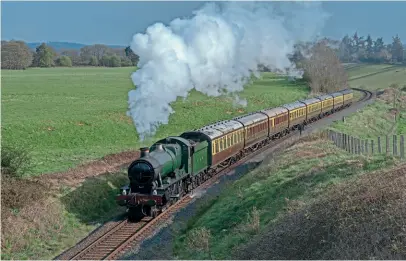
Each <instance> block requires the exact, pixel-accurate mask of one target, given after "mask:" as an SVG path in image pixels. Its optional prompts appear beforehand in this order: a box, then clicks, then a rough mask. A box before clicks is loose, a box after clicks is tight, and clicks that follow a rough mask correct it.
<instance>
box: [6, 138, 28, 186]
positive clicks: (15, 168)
mask: <svg viewBox="0 0 406 261" xmlns="http://www.w3.org/2000/svg"><path fill="white" fill-rule="evenodd" d="M30 166H31V157H30V156H29V153H28V151H27V150H26V149H25V148H22V147H18V146H10V145H2V148H1V168H2V174H3V175H6V176H9V177H16V178H21V177H22V176H23V175H24V172H25V171H26V170H27V169H28V168H29V167H30Z"/></svg>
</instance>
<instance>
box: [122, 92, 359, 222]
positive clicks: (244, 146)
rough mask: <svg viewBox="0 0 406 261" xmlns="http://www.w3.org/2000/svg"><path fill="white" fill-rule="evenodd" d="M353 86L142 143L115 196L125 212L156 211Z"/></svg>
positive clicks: (314, 115) (345, 99)
mask: <svg viewBox="0 0 406 261" xmlns="http://www.w3.org/2000/svg"><path fill="white" fill-rule="evenodd" d="M352 102H353V91H352V90H351V89H345V90H342V91H339V92H335V93H331V94H327V95H322V96H318V97H316V98H310V99H305V100H299V101H296V102H293V103H290V104H285V105H282V106H280V107H277V108H268V109H264V110H261V111H257V112H253V113H250V114H247V115H244V116H239V117H236V118H233V119H231V120H225V121H219V122H216V123H214V124H211V125H207V126H204V127H202V128H200V129H197V130H193V131H187V132H184V133H182V134H181V135H180V136H171V137H167V138H165V139H162V140H159V141H157V142H156V143H155V144H153V145H152V146H151V147H150V148H141V151H140V152H141V154H140V158H139V159H137V160H135V161H134V162H132V163H131V164H130V166H129V168H128V178H129V184H128V185H126V186H124V187H122V188H121V194H120V195H118V196H117V197H116V201H117V203H118V204H119V205H120V206H125V207H127V211H128V218H129V219H130V220H139V219H141V218H143V217H145V216H150V217H155V216H156V215H158V214H159V213H160V212H162V211H163V210H164V209H166V208H167V207H168V206H170V205H172V204H173V203H175V202H176V201H178V200H179V199H180V198H182V197H183V196H184V195H186V194H187V193H189V192H191V191H192V190H193V189H194V188H196V187H198V186H199V185H200V184H201V183H203V182H204V181H206V180H207V179H209V178H211V177H212V176H213V175H215V174H216V173H217V172H218V171H220V170H221V169H224V168H226V167H227V166H229V165H231V164H233V163H234V162H236V161H238V160H240V159H241V158H243V157H245V156H246V155H247V154H249V153H252V152H253V151H255V150H257V149H259V148H261V147H263V146H265V145H267V144H268V143H269V141H271V140H274V139H278V138H280V137H282V136H284V135H286V134H288V133H289V132H290V131H292V130H295V129H297V128H300V127H303V126H304V125H307V124H309V123H311V122H314V121H317V120H318V119H321V118H323V117H325V116H326V115H330V114H333V113H335V112H336V111H338V110H341V109H343V108H345V107H348V106H350V105H351V104H352Z"/></svg>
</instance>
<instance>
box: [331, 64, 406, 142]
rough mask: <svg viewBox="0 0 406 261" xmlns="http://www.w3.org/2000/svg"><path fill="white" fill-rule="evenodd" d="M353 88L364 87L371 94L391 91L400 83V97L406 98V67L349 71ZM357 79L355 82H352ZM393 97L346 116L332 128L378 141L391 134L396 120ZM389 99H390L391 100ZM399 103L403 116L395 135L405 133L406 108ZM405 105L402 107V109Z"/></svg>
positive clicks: (363, 67) (367, 67) (370, 66)
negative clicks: (393, 110)
mask: <svg viewBox="0 0 406 261" xmlns="http://www.w3.org/2000/svg"><path fill="white" fill-rule="evenodd" d="M348 74H349V76H350V81H349V84H350V86H351V87H358V88H365V89H368V90H372V91H377V90H383V89H386V88H389V87H390V86H391V85H392V84H397V86H398V88H399V89H401V90H402V89H403V91H401V92H400V95H401V96H403V97H406V89H404V87H405V86H406V67H405V66H403V67H402V66H391V65H358V66H356V67H352V68H350V69H348ZM351 79H354V80H351ZM391 98H392V97H385V98H379V99H377V100H376V102H375V103H373V104H370V105H368V106H367V107H366V108H364V109H363V110H361V111H360V112H359V113H356V114H352V115H351V116H350V117H347V119H346V122H345V123H343V122H338V123H335V124H333V125H332V128H333V129H335V130H338V131H342V132H345V133H350V134H352V135H354V136H357V137H360V138H376V137H378V136H385V135H387V134H390V133H389V132H390V131H391V128H392V126H393V124H394V117H393V115H392V114H391V113H390V112H389V111H390V109H391V108H392V107H393V103H392V102H390V100H391ZM388 99H389V100H388ZM400 103H401V101H398V103H397V105H396V106H397V108H398V109H399V112H400V116H399V117H398V122H397V124H396V127H395V129H394V133H393V134H396V133H397V134H406V107H405V106H404V105H402V104H400ZM401 105H402V106H401Z"/></svg>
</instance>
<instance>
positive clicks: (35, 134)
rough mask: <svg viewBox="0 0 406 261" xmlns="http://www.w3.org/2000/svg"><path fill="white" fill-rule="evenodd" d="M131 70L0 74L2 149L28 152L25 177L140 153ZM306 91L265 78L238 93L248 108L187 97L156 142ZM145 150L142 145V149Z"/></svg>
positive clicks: (220, 100) (220, 99)
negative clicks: (131, 108)
mask: <svg viewBox="0 0 406 261" xmlns="http://www.w3.org/2000/svg"><path fill="white" fill-rule="evenodd" d="M133 70H134V69H133V68H117V69H116V68H51V69H29V70H26V71H5V70H3V71H2V134H3V137H2V138H3V140H2V142H4V143H7V144H16V145H19V146H23V147H26V148H27V149H28V150H30V152H31V154H32V156H33V161H34V166H33V168H32V169H31V170H30V173H28V174H31V175H32V174H35V175H37V174H40V173H44V172H56V171H63V170H66V169H68V168H69V167H74V166H75V165H78V164H79V163H82V162H85V161H87V160H90V159H95V158H100V157H102V156H104V155H107V154H110V153H117V152H121V151H124V150H131V149H138V147H139V146H140V144H139V143H138V136H137V133H136V131H135V128H134V126H133V124H132V121H131V119H130V118H129V117H127V116H126V111H127V93H128V91H129V90H130V89H132V88H133V84H132V82H131V79H130V75H131V73H132V71H133ZM307 93H308V89H307V88H305V87H304V86H303V85H297V84H293V83H289V82H287V81H286V80H284V79H282V78H276V77H273V76H272V75H271V74H264V77H263V79H260V80H257V81H255V83H254V84H252V85H250V86H248V87H247V88H246V89H245V91H244V92H243V93H242V94H241V96H242V97H244V98H246V99H247V100H248V106H247V107H246V108H235V107H233V105H232V102H231V101H229V100H228V99H227V98H225V97H217V98H213V97H207V96H204V95H202V94H200V93H197V92H193V93H192V94H191V96H190V97H189V98H188V99H187V100H186V101H182V100H179V101H178V102H176V103H175V104H174V106H173V107H174V109H175V111H176V113H175V114H174V115H171V118H170V123H169V124H168V125H165V126H162V127H161V128H160V129H159V130H158V132H157V134H156V137H154V139H153V140H150V141H149V143H152V142H153V141H155V140H156V139H158V138H161V137H166V136H169V135H174V134H179V133H180V132H182V131H186V130H188V129H191V128H197V127H200V126H204V125H205V124H208V123H210V122H213V121H217V120H220V119H227V118H231V117H235V116H237V115H241V114H244V113H247V112H250V111H253V110H258V109H262V108H266V107H271V106H276V105H279V104H282V103H285V102H290V101H293V100H295V99H298V98H302V97H305V96H306V94H307ZM147 144H148V143H147Z"/></svg>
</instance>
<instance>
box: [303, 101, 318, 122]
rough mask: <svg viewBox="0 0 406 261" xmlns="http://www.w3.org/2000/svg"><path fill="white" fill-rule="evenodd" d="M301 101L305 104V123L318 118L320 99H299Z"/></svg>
mask: <svg viewBox="0 0 406 261" xmlns="http://www.w3.org/2000/svg"><path fill="white" fill-rule="evenodd" d="M300 102H301V103H304V104H306V115H307V116H306V123H309V122H312V121H314V120H317V119H318V118H320V114H321V101H320V100H319V99H316V98H311V99H306V100H300Z"/></svg>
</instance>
